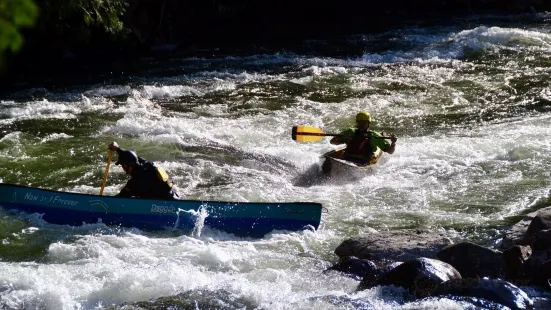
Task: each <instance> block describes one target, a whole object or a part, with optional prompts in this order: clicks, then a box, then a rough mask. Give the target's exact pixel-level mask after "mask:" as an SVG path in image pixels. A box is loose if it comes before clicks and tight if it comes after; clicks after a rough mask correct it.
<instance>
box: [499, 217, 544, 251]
mask: <svg viewBox="0 0 551 310" xmlns="http://www.w3.org/2000/svg"><path fill="white" fill-rule="evenodd" d="M540 212H542V213H547V212H551V207H547V208H543V209H540V210H538V211H535V212H532V213H529V214H526V215H525V216H524V218H523V219H522V220H521V221H520V222H518V223H516V224H515V225H513V227H511V229H509V230H508V231H507V232H506V233H505V235H504V236H503V239H502V240H501V244H500V248H502V249H508V248H510V247H512V246H513V245H516V244H519V245H527V244H529V242H528V243H526V242H525V241H524V235H525V233H526V232H527V230H528V227H529V226H530V224H531V223H532V220H533V219H534V218H535V217H536V216H537V215H538V214H539V213H540ZM538 221H539V220H538ZM533 229H535V227H533V228H532V230H533ZM528 241H530V240H528Z"/></svg>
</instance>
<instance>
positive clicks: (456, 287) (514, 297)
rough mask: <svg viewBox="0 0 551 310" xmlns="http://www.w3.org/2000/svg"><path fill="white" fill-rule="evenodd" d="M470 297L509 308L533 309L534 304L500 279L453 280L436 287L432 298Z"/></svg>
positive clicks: (511, 285)
mask: <svg viewBox="0 0 551 310" xmlns="http://www.w3.org/2000/svg"><path fill="white" fill-rule="evenodd" d="M443 295H450V296H470V297H476V298H483V299H486V300H488V301H492V302H496V303H498V304H501V305H504V306H507V307H509V308H510V309H533V306H534V302H533V301H532V299H530V297H528V295H527V294H526V293H525V292H524V291H523V290H521V289H520V288H518V287H516V286H515V285H513V284H511V283H509V282H507V281H504V280H501V279H453V280H450V281H446V282H444V283H442V284H440V285H439V286H438V288H437V289H436V291H435V292H434V294H433V295H432V296H443Z"/></svg>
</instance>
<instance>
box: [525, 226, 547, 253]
mask: <svg viewBox="0 0 551 310" xmlns="http://www.w3.org/2000/svg"><path fill="white" fill-rule="evenodd" d="M530 245H531V246H532V248H533V249H534V251H547V250H551V229H544V230H540V231H538V232H536V233H535V234H533V235H532V237H531V242H530Z"/></svg>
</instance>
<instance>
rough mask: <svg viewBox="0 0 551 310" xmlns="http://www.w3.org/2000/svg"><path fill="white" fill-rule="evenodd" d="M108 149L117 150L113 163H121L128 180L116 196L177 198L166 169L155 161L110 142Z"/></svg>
mask: <svg viewBox="0 0 551 310" xmlns="http://www.w3.org/2000/svg"><path fill="white" fill-rule="evenodd" d="M108 148H109V150H111V151H114V152H117V154H118V158H117V162H116V163H115V165H121V167H122V169H123V170H124V172H126V174H128V175H130V180H128V182H127V183H126V185H125V186H124V187H123V189H122V190H121V191H120V193H119V194H118V195H117V196H120V197H137V198H149V199H177V197H178V194H177V193H176V191H175V190H174V188H173V182H172V180H171V179H170V178H169V176H168V174H167V173H166V171H165V170H164V169H163V168H161V167H159V166H157V165H156V164H155V163H153V162H150V161H147V160H145V159H143V158H141V157H139V156H138V155H136V153H135V152H134V151H130V150H125V149H123V148H121V147H119V146H118V144H117V142H112V143H111V144H109V146H108Z"/></svg>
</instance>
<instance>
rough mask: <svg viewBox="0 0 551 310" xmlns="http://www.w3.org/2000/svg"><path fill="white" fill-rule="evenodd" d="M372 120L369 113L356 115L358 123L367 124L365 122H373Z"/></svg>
mask: <svg viewBox="0 0 551 310" xmlns="http://www.w3.org/2000/svg"><path fill="white" fill-rule="evenodd" d="M371 120H372V118H371V115H370V114H369V113H367V112H363V111H362V112H360V113H358V114H356V122H365V121H368V122H371Z"/></svg>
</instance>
